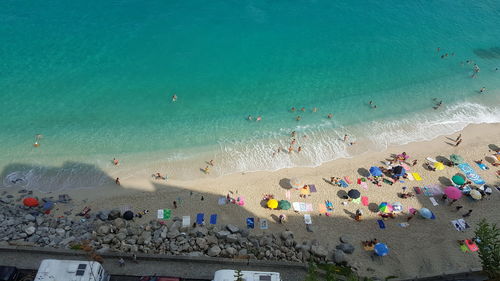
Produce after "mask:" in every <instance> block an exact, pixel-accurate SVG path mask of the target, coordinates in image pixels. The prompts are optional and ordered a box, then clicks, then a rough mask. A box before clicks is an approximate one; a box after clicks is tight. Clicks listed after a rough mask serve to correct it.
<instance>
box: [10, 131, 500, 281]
mask: <svg viewBox="0 0 500 281" xmlns="http://www.w3.org/2000/svg"><path fill="white" fill-rule="evenodd" d="M461 134H462V136H463V139H464V141H463V143H462V144H461V145H460V146H459V147H454V146H451V145H449V144H447V143H446V142H448V137H450V136H441V137H438V138H435V139H433V140H431V141H425V142H415V143H410V144H406V145H400V146H391V147H389V148H388V149H386V150H384V151H381V152H368V153H364V154H362V155H359V156H355V157H353V158H344V159H337V160H334V161H331V162H328V163H325V164H323V165H321V166H318V167H314V168H303V167H296V168H288V169H281V170H278V171H275V172H269V171H261V172H252V173H236V174H231V175H227V176H222V177H207V178H204V179H193V180H189V181H183V180H175V179H171V180H167V181H155V180H152V179H150V178H144V177H130V178H128V179H124V180H122V185H121V186H117V185H115V184H114V183H110V184H107V185H105V186H100V187H99V188H98V189H94V191H96V192H92V190H91V191H90V192H89V190H88V189H85V190H83V189H81V190H64V191H60V192H54V193H52V194H43V193H39V192H36V191H35V192H34V194H35V195H38V196H40V197H47V196H56V198H57V194H60V193H66V194H69V195H70V196H71V197H72V198H74V202H73V203H72V204H71V206H66V205H64V204H60V205H58V210H55V211H54V215H63V216H64V212H67V211H71V212H72V214H75V213H77V212H79V211H80V210H81V209H83V207H85V206H89V207H91V209H92V210H93V211H98V210H101V209H112V208H121V207H130V208H132V209H133V210H134V211H135V212H138V211H141V210H144V209H148V210H150V213H149V214H147V215H146V216H144V217H143V218H142V219H139V220H138V221H139V223H141V222H146V221H149V220H153V219H155V218H156V210H157V209H163V208H171V209H172V212H173V216H178V217H181V216H183V215H190V216H191V217H192V218H193V216H195V215H196V214H197V213H199V212H204V213H205V214H206V215H210V214H212V213H216V214H218V215H219V221H218V224H235V225H237V226H239V227H243V226H244V225H245V218H246V217H255V218H265V219H267V220H268V221H269V225H270V228H269V230H260V229H258V228H257V227H256V229H254V230H252V233H257V234H259V233H276V232H280V231H283V230H284V229H285V228H286V229H290V230H291V231H293V232H294V233H295V234H296V237H295V238H296V240H297V241H300V240H301V239H306V240H310V239H317V240H318V241H320V242H321V245H326V246H325V247H328V248H329V249H330V248H332V247H334V246H335V245H331V244H330V241H333V240H336V238H337V237H339V236H341V235H345V234H346V235H348V236H350V237H352V238H351V239H352V240H353V244H354V245H355V246H356V252H355V253H354V254H353V255H352V256H349V257H348V258H349V261H350V262H352V263H353V264H355V265H356V266H358V267H360V268H362V272H363V274H366V275H377V276H388V275H397V276H399V277H401V278H402V277H413V276H416V275H420V274H423V271H422V270H425V272H429V274H438V273H440V272H442V271H448V270H453V269H456V268H469V267H478V266H479V259H478V258H477V255H473V254H467V255H465V254H463V253H461V252H460V251H459V249H458V247H456V246H455V243H454V242H455V241H456V240H458V239H464V238H467V237H471V236H472V235H473V234H472V229H470V230H467V232H466V233H461V232H457V231H455V229H453V227H452V225H450V223H449V220H452V219H456V217H457V214H456V212H455V211H453V210H452V209H453V207H448V206H442V204H441V205H440V206H437V207H434V206H432V205H431V204H430V201H429V199H428V198H426V197H423V196H422V195H419V196H418V197H416V198H410V199H400V198H398V197H397V195H396V193H397V192H398V191H400V190H401V187H402V186H404V184H400V183H397V184H395V185H393V186H388V185H386V184H384V185H383V186H382V187H381V188H378V187H375V186H374V185H370V186H369V188H368V189H363V188H360V187H359V186H358V185H356V183H353V185H352V187H353V188H357V189H359V190H360V192H361V193H362V195H366V196H368V197H369V198H370V202H373V203H376V204H378V203H380V202H382V201H387V202H394V201H402V202H403V204H404V205H405V208H406V207H410V206H411V207H414V208H420V207H424V206H425V207H427V208H430V209H431V210H433V211H434V212H436V215H437V217H438V220H437V221H436V222H427V221H423V220H420V219H416V220H415V219H414V220H413V221H412V222H411V226H410V227H409V228H400V227H398V226H397V223H399V222H401V221H405V217H404V216H403V217H398V218H397V219H395V221H388V222H386V224H389V225H388V228H389V229H388V230H381V229H379V228H378V227H377V224H376V222H375V220H376V219H377V215H376V214H375V213H372V212H371V211H370V210H369V208H368V209H367V208H366V207H362V206H361V205H353V204H347V205H342V204H341V203H342V202H343V201H345V200H342V199H341V198H339V197H338V194H339V192H341V191H342V189H340V188H337V187H332V186H331V185H330V184H327V183H326V182H325V181H324V180H323V179H325V178H327V179H328V178H329V177H330V176H338V177H343V176H350V177H351V179H355V178H357V177H360V175H359V172H360V169H361V168H364V169H368V168H369V167H370V166H373V165H376V166H379V165H380V164H379V163H380V162H379V161H381V160H384V159H385V158H387V157H388V156H389V155H390V154H391V153H401V152H402V151H406V152H407V153H408V154H409V155H410V156H411V157H412V158H410V160H411V159H418V161H419V163H418V165H417V166H415V167H412V169H415V171H418V172H419V173H420V175H421V176H422V177H423V178H424V181H422V182H415V181H414V182H408V185H409V187H410V188H411V186H414V185H420V186H421V185H424V184H434V183H440V182H442V181H443V180H445V179H449V178H451V176H452V175H454V174H456V173H461V172H460V171H459V170H458V169H457V168H448V167H447V168H446V169H445V170H444V171H437V172H430V171H426V170H425V169H424V168H423V167H422V164H423V163H424V161H425V158H426V157H433V158H435V157H438V156H444V157H446V158H447V157H448V156H449V155H450V154H452V153H458V154H459V155H462V156H463V157H464V158H465V159H466V161H467V162H468V163H470V164H471V165H472V166H474V169H475V170H476V172H477V173H478V174H479V175H480V176H482V177H483V178H484V179H485V180H486V181H487V182H488V183H494V184H498V183H499V180H498V179H497V178H496V177H495V176H494V172H493V171H495V170H496V169H494V168H493V169H490V170H489V171H481V170H479V169H477V168H476V167H475V165H474V164H473V160H478V159H480V158H484V157H485V156H486V155H488V149H489V148H488V145H499V144H498V141H499V140H500V123H495V124H479V125H469V126H467V127H466V128H465V129H464V130H462V131H461ZM456 135H457V133H455V134H453V135H452V136H451V137H452V138H456ZM117 168H118V169H119V168H120V167H117ZM108 177H109V178H112V177H111V176H109V175H108ZM292 177H299V178H301V179H302V180H303V181H304V182H305V183H307V184H312V183H314V184H315V185H316V187H317V189H318V193H314V194H313V195H312V196H311V197H308V198H307V199H300V198H299V196H298V194H296V193H297V192H294V191H293V190H292V191H291V192H292V195H291V199H290V201H298V202H306V203H311V204H313V205H312V206H313V209H314V210H313V211H312V212H310V214H311V215H312V218H313V225H314V226H315V232H314V233H308V232H307V231H306V230H305V228H304V222H303V218H302V214H296V213H294V212H292V211H272V210H269V209H267V208H263V207H262V206H261V200H260V198H262V197H261V196H262V195H263V194H265V193H272V194H274V195H275V197H276V198H278V199H279V200H280V199H285V195H286V191H287V189H286V186H284V185H286V184H285V183H284V182H286V179H289V178H292ZM4 190H5V189H4ZM8 191H9V193H12V194H15V193H17V192H18V191H19V188H18V189H12V190H8ZM230 191H232V192H233V193H234V194H237V196H242V197H245V201H246V203H245V205H244V206H237V205H232V204H230V205H226V206H219V205H218V204H217V199H218V198H219V197H221V196H225V195H226V194H227V193H228V192H230ZM498 196H499V194H498V193H497V192H494V193H493V195H492V197H491V199H492V200H483V201H481V202H469V201H468V200H467V199H466V198H464V199H461V200H460V204H463V205H464V208H463V209H464V210H466V209H468V208H470V209H473V210H474V213H473V216H472V217H470V218H469V219H468V220H467V222H468V223H469V225H471V227H472V228H474V227H475V223H477V222H478V221H479V219H480V218H483V217H484V218H487V219H489V220H493V221H494V220H495V216H494V214H493V212H491V210H493V209H494V208H495V202H496V200H498V198H497V197H498ZM201 197H204V200H200V199H201ZM326 199H328V200H330V201H332V202H333V204H334V212H333V216H331V217H326V216H321V215H320V214H319V213H318V204H320V203H321V202H323V201H324V200H326ZM436 199H437V198H436ZM173 201H177V202H178V205H179V207H178V209H174V208H173V206H172V202H173ZM440 203H441V202H440ZM360 207H361V208H363V210H364V212H365V217H366V218H365V219H364V221H362V222H359V223H358V222H355V221H354V220H353V219H352V218H350V214H351V213H353V212H354V211H355V210H356V209H357V208H360ZM281 212H284V213H285V214H286V215H287V216H288V217H289V223H287V225H285V226H284V225H280V224H277V223H276V222H275V217H276V216H277V215H278V214H280V213H281ZM460 214H461V213H460ZM256 225H257V223H256ZM433 231H439V232H440V233H442V235H444V236H439V237H433V235H432V234H431V233H433ZM324 233H329V235H324ZM423 237H426V239H424V240H422V238H423ZM373 238H379V240H380V241H384V242H385V243H387V244H388V245H389V246H390V247H391V249H392V252H391V255H390V256H388V257H387V259H385V262H384V265H377V264H372V262H371V261H370V258H369V256H368V255H367V253H366V252H364V251H363V250H362V248H360V247H359V244H358V243H359V241H363V240H367V239H373ZM436 239H437V240H436ZM436 241H439V242H438V243H437V242H436ZM438 245H439V246H438ZM406 252H411V253H412V256H407V255H405V254H404V253H406ZM443 254H446V255H447V258H446V259H442V255H443ZM415 257H418V258H417V259H416V260H415ZM421 263H423V264H424V265H425V264H429V263H430V264H432V266H430V267H429V266H423V267H419V266H418V265H419V264H421ZM374 267H376V270H375V271H371V270H369V268H371V269H374Z"/></svg>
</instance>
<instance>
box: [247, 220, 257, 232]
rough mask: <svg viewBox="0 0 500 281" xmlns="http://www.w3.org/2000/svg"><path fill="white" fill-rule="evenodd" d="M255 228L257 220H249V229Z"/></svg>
mask: <svg viewBox="0 0 500 281" xmlns="http://www.w3.org/2000/svg"><path fill="white" fill-rule="evenodd" d="M254 227H255V219H254V218H247V228H250V229H253V228H254Z"/></svg>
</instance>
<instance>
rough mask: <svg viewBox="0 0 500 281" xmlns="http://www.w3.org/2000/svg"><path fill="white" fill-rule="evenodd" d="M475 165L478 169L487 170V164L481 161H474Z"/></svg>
mask: <svg viewBox="0 0 500 281" xmlns="http://www.w3.org/2000/svg"><path fill="white" fill-rule="evenodd" d="M476 165H477V166H478V167H479V169H481V170H488V169H489V168H488V166H486V165H485V164H483V163H476Z"/></svg>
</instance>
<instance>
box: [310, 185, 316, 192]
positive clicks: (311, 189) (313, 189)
mask: <svg viewBox="0 0 500 281" xmlns="http://www.w3.org/2000/svg"><path fill="white" fill-rule="evenodd" d="M308 186H309V191H311V192H318V190H316V185H314V184H308Z"/></svg>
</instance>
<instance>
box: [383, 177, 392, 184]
mask: <svg viewBox="0 0 500 281" xmlns="http://www.w3.org/2000/svg"><path fill="white" fill-rule="evenodd" d="M384 182H385V183H387V184H389V185H393V184H394V183H393V182H392V181H390V180H388V179H387V178H384Z"/></svg>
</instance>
